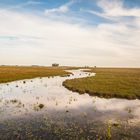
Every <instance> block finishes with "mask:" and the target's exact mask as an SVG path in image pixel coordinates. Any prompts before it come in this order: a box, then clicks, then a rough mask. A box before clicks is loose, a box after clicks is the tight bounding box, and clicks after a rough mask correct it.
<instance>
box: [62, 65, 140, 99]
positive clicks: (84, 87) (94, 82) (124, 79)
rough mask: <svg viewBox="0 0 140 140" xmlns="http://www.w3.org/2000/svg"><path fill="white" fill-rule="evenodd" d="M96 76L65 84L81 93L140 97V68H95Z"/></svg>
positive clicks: (107, 96) (128, 97)
mask: <svg viewBox="0 0 140 140" xmlns="http://www.w3.org/2000/svg"><path fill="white" fill-rule="evenodd" d="M91 72H95V73H96V76H94V77H88V78H79V79H73V80H66V81H65V82H64V83H63V85H64V86H65V87H66V88H68V89H70V90H72V91H77V92H79V93H85V92H86V93H89V94H90V95H96V96H100V97H106V98H111V97H118V98H127V99H135V98H139V99H140V69H139V68H95V69H92V70H91Z"/></svg>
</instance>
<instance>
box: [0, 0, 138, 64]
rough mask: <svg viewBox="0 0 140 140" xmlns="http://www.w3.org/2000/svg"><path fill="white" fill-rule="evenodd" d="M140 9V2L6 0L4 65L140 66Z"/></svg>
mask: <svg viewBox="0 0 140 140" xmlns="http://www.w3.org/2000/svg"><path fill="white" fill-rule="evenodd" d="M139 13H140V1H139V0H56V1H55V0H0V64H2V65H3V64H8V65H15V64H18V65H32V64H38V65H50V64H51V63H54V62H57V63H60V64H61V65H75V66H79V65H80V66H81V65H90V66H94V65H97V66H121V67H122V66H124V67H140V62H139V60H140V55H139V54H140V41H139V36H140V14H139ZM7 56H8V57H7Z"/></svg>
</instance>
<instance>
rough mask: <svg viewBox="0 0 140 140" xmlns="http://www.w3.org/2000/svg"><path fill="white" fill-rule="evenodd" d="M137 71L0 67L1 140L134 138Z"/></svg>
mask: <svg viewBox="0 0 140 140" xmlns="http://www.w3.org/2000/svg"><path fill="white" fill-rule="evenodd" d="M139 99H140V69H138V68H133V69H130V68H90V69H84V68H76V67H37V66H32V67H25V66H24V67H21V66H1V67H0V140H28V139H29V140H139V139H140V100H139Z"/></svg>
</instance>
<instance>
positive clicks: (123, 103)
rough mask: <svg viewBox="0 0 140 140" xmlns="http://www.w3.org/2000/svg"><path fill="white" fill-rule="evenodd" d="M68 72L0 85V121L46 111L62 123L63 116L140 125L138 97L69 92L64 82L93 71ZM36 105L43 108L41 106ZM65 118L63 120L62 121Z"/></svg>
mask: <svg viewBox="0 0 140 140" xmlns="http://www.w3.org/2000/svg"><path fill="white" fill-rule="evenodd" d="M69 72H72V73H73V75H70V76H69V77H59V76H56V77H50V78H35V79H30V80H21V81H15V82H10V83H6V84H0V122H1V123H3V122H5V121H7V120H12V119H13V120H14V119H15V120H18V119H20V120H21V118H22V120H29V119H31V118H34V117H36V118H40V116H43V115H46V114H47V116H49V117H50V118H51V119H52V120H54V121H56V120H61V121H60V122H61V123H62V120H63V119H66V118H69V119H71V120H73V121H74V120H76V121H77V120H78V122H80V123H82V122H83V121H86V122H87V121H88V122H93V121H94V122H95V121H96V122H102V123H106V122H108V121H111V122H112V123H114V122H116V121H117V122H119V123H120V122H121V123H123V122H124V123H126V122H127V125H129V126H135V127H136V128H137V129H138V128H139V125H140V100H138V99H136V100H127V99H126V100H125V99H116V98H112V99H105V98H98V97H92V96H89V95H88V94H82V95H80V94H78V93H76V92H71V91H69V90H68V89H66V88H65V87H63V86H62V83H63V81H65V80H66V79H73V78H80V77H87V76H94V74H90V73H87V72H83V71H82V70H70V71H69ZM24 81H25V82H24ZM39 104H43V105H44V107H43V108H42V109H40V108H39V107H38V105H39ZM40 120H41V119H40ZM68 121H69V120H68ZM68 121H66V120H65V123H67V122H68ZM0 127H1V125H0Z"/></svg>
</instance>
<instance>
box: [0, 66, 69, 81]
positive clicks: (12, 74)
mask: <svg viewBox="0 0 140 140" xmlns="http://www.w3.org/2000/svg"><path fill="white" fill-rule="evenodd" d="M65 69H67V67H58V68H53V67H38V66H36V67H33V66H32V67H31V66H30V67H25V66H0V83H5V82H10V81H15V80H22V79H31V78H36V77H48V76H58V75H59V76H64V75H67V74H68V72H65V71H64V70H65Z"/></svg>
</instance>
